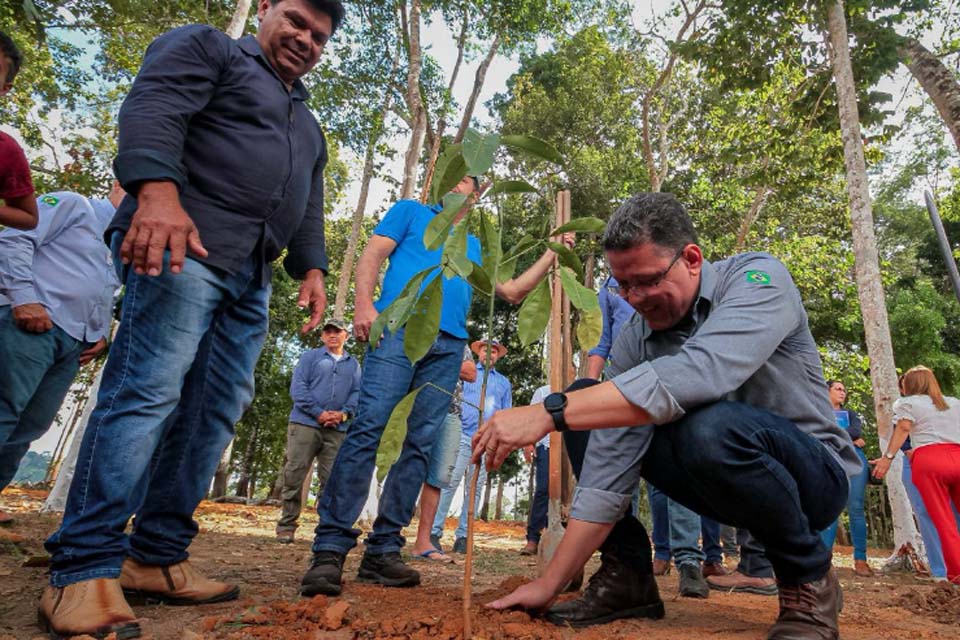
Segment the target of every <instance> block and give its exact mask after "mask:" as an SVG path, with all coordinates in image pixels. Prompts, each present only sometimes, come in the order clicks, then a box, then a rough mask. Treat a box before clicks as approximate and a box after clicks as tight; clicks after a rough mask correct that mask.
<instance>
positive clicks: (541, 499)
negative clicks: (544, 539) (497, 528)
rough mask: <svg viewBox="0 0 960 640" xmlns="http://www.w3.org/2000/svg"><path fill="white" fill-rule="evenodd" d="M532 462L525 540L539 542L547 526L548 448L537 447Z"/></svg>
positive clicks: (548, 497) (548, 496) (548, 493)
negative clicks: (528, 515) (532, 479)
mask: <svg viewBox="0 0 960 640" xmlns="http://www.w3.org/2000/svg"><path fill="white" fill-rule="evenodd" d="M533 464H534V470H535V475H534V486H535V487H536V488H535V489H534V491H533V503H532V504H531V505H530V519H529V520H528V521H527V540H529V541H531V542H536V543H538V544H539V543H540V532H541V531H543V529H544V527H546V526H547V507H548V505H549V503H550V491H549V489H550V449H547V448H546V447H540V446H538V447H537V457H536V458H535V459H534V461H533Z"/></svg>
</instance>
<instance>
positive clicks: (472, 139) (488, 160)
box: [463, 129, 500, 176]
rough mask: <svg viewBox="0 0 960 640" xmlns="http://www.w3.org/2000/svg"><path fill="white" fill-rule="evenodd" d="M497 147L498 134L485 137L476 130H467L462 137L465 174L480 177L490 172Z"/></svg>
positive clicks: (498, 143) (498, 144)
mask: <svg viewBox="0 0 960 640" xmlns="http://www.w3.org/2000/svg"><path fill="white" fill-rule="evenodd" d="M499 146H500V134H499V133H491V134H489V135H486V136H485V135H483V134H482V133H480V132H479V131H477V130H476V129H467V133H466V135H464V136H463V159H464V161H466V163H467V173H469V174H470V175H472V176H482V175H483V174H485V173H486V172H487V171H490V167H492V166H493V161H494V159H495V158H496V156H497V148H498V147H499Z"/></svg>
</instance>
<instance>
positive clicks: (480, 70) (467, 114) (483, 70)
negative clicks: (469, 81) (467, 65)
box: [453, 33, 500, 142]
mask: <svg viewBox="0 0 960 640" xmlns="http://www.w3.org/2000/svg"><path fill="white" fill-rule="evenodd" d="M499 48H500V34H499V33H498V34H497V35H496V36H494V38H493V42H492V43H490V49H488V50H487V55H486V57H485V58H484V59H483V62H481V63H480V66H479V67H477V73H476V74H475V75H474V77H473V89H472V90H471V91H470V97H469V98H468V99H467V106H465V107H464V109H463V117H462V118H461V119H460V128H459V129H457V135H456V137H454V139H453V141H454V142H461V141H462V140H463V136H464V135H466V133H467V129H469V128H470V120H471V118H473V111H474V109H476V108H477V100H479V99H480V91H481V90H482V89H483V83H484V82H486V80H487V70H488V69H489V68H490V63H491V62H493V59H494V58H495V57H496V55H497V50H498V49H499Z"/></svg>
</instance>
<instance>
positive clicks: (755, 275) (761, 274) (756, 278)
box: [747, 271, 770, 284]
mask: <svg viewBox="0 0 960 640" xmlns="http://www.w3.org/2000/svg"><path fill="white" fill-rule="evenodd" d="M747 282H748V283H750V284H770V274H768V273H767V272H766V271H747Z"/></svg>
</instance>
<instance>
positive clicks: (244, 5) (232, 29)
mask: <svg viewBox="0 0 960 640" xmlns="http://www.w3.org/2000/svg"><path fill="white" fill-rule="evenodd" d="M251 4H253V0H237V8H236V9H234V11H233V17H231V18H230V22H228V23H227V28H226V29H224V31H225V32H226V34H227V35H228V36H230V37H231V38H233V39H234V40H236V39H237V38H239V37H240V36H242V35H243V30H244V28H245V27H246V26H247V18H248V17H249V16H250V5H251Z"/></svg>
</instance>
